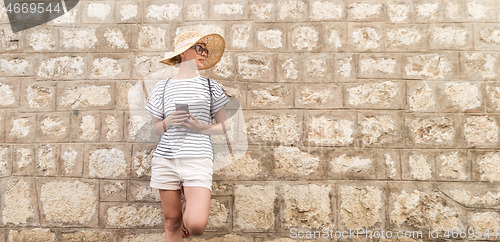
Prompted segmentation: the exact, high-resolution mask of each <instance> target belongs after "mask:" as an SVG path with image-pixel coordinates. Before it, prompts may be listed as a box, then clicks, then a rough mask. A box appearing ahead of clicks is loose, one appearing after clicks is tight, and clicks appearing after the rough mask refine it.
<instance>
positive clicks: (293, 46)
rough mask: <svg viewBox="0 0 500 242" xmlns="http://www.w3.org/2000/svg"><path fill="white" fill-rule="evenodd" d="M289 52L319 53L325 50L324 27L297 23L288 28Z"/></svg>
mask: <svg viewBox="0 0 500 242" xmlns="http://www.w3.org/2000/svg"><path fill="white" fill-rule="evenodd" d="M287 29H288V36H287V39H288V41H287V44H288V50H290V51H297V52H319V51H321V50H322V48H323V46H324V45H323V38H324V37H323V27H322V26H321V25H320V24H316V23H311V24H308V23H297V24H290V25H288V27H287Z"/></svg>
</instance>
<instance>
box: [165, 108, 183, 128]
mask: <svg viewBox="0 0 500 242" xmlns="http://www.w3.org/2000/svg"><path fill="white" fill-rule="evenodd" d="M189 117H190V114H189V113H186V111H175V112H173V113H172V114H171V115H170V116H168V117H167V118H165V119H164V121H163V122H165V126H166V128H167V129H168V128H169V127H172V126H181V125H183V124H184V123H185V122H187V120H189Z"/></svg>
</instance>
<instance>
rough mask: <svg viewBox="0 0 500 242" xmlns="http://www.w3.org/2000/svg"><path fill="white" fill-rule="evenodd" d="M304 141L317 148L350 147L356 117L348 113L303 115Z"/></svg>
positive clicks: (317, 112) (353, 137)
mask: <svg viewBox="0 0 500 242" xmlns="http://www.w3.org/2000/svg"><path fill="white" fill-rule="evenodd" d="M305 115H306V117H305V124H307V128H306V135H307V138H306V141H307V142H308V143H309V145H318V146H352V145H353V144H354V140H355V119H356V115H355V114H354V113H353V112H349V111H310V112H307V113H305Z"/></svg>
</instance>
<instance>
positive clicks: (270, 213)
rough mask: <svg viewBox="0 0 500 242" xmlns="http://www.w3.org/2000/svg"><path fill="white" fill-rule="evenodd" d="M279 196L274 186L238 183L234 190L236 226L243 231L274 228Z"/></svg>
mask: <svg viewBox="0 0 500 242" xmlns="http://www.w3.org/2000/svg"><path fill="white" fill-rule="evenodd" d="M276 198H277V194H276V191H275V188H274V187H273V186H261V185H253V186H244V185H237V186H236V187H235V191H234V217H235V221H234V223H235V227H236V229H237V230H243V231H269V230H273V227H274V225H275V220H276V215H275V214H274V203H275V200H276Z"/></svg>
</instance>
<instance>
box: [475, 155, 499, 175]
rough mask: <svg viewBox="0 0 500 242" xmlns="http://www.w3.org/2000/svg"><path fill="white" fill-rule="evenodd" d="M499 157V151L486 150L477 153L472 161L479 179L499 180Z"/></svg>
mask: <svg viewBox="0 0 500 242" xmlns="http://www.w3.org/2000/svg"><path fill="white" fill-rule="evenodd" d="M499 158H500V153H499V152H487V153H483V154H478V155H477V157H476V158H475V159H474V161H473V162H474V163H475V164H474V166H475V167H476V170H477V172H478V173H479V179H480V180H481V181H490V182H497V181H500V168H499V167H500V166H499V165H498V164H499V162H500V159H499Z"/></svg>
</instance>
